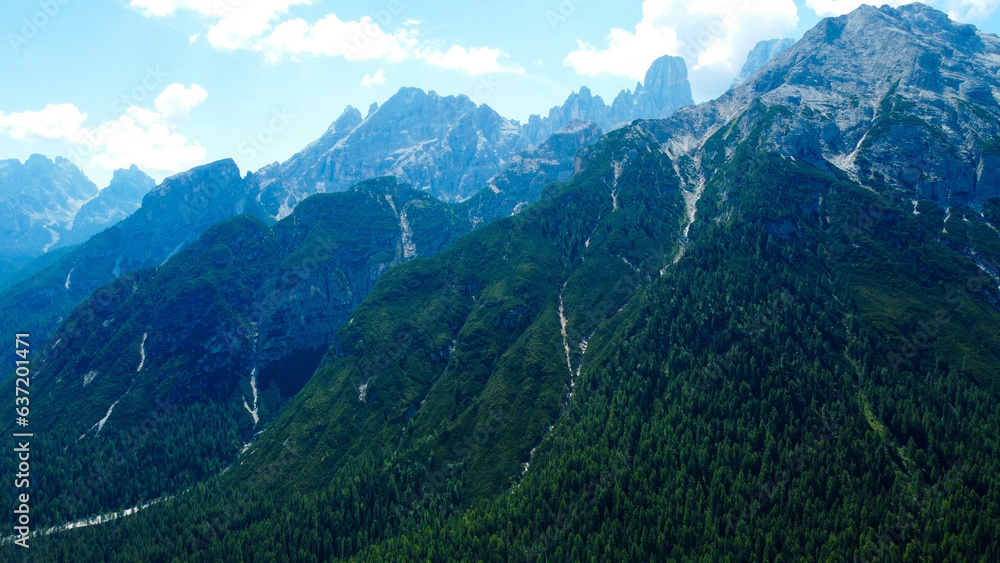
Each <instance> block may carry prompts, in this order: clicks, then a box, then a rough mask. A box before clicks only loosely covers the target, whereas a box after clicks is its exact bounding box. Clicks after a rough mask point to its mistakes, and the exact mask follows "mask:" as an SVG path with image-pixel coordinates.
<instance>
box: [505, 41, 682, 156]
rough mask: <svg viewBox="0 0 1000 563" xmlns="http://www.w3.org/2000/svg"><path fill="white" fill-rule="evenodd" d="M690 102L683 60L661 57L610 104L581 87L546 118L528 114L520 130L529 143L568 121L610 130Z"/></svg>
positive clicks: (663, 114) (537, 141) (662, 115)
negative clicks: (629, 88) (642, 77)
mask: <svg viewBox="0 0 1000 563" xmlns="http://www.w3.org/2000/svg"><path fill="white" fill-rule="evenodd" d="M692 104H694V100H693V99H692V98H691V84H690V83H689V82H688V79H687V66H686V65H685V63H684V59H683V58H681V57H672V56H663V57H660V58H659V59H657V60H656V61H654V62H653V64H652V65H650V67H649V70H648V71H646V77H645V79H644V80H643V82H641V83H638V84H636V85H635V91H632V90H622V91H621V93H619V94H618V96H617V97H615V100H614V102H612V104H611V105H610V106H609V105H607V104H606V103H605V102H604V100H603V99H602V98H601V97H600V96H594V95H593V94H592V93H591V91H590V89H589V88H587V87H585V86H584V87H582V88H580V91H579V92H574V93H573V94H570V96H569V98H567V99H566V102H565V103H564V104H563V105H562V106H559V107H555V108H552V109H551V110H550V111H549V115H548V116H547V117H541V116H538V115H532V116H531V117H530V118H529V119H528V123H527V124H525V125H524V127H523V130H524V135H525V136H526V137H527V138H528V139H529V140H530V141H531V142H532V144H535V145H539V144H541V143H543V142H545V140H546V139H548V138H549V137H550V136H551V135H553V134H554V133H555V132H556V131H558V130H559V129H561V128H562V127H563V126H565V125H566V124H567V123H569V122H570V121H574V120H579V121H592V122H594V123H596V124H597V126H598V127H600V128H601V129H603V130H604V131H610V130H612V129H615V128H617V127H620V126H622V125H625V124H628V123H631V122H632V121H635V120H636V119H662V118H665V117H668V116H669V115H671V114H672V113H673V112H675V111H677V110H678V109H680V108H682V107H685V106H689V105H692Z"/></svg>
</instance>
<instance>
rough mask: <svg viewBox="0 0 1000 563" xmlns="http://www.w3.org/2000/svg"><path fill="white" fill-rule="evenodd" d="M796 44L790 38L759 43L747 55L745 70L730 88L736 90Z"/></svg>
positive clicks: (742, 70)
mask: <svg viewBox="0 0 1000 563" xmlns="http://www.w3.org/2000/svg"><path fill="white" fill-rule="evenodd" d="M794 44H795V40H794V39H788V38H785V39H768V40H767V41H761V42H759V43H757V44H756V45H755V46H754V48H753V49H751V50H750V53H748V54H747V60H746V62H745V63H743V68H742V69H741V70H740V73H739V75H738V76H737V77H736V79H735V80H733V85H732V86H730V88H735V87H737V86H739V85H740V84H743V83H744V82H746V81H747V80H748V79H749V78H750V77H751V76H753V75H754V74H755V73H756V72H757V71H758V70H760V69H762V68H764V65H766V64H767V63H769V62H770V61H771V59H773V58H774V57H777V56H778V54H779V53H781V52H782V51H784V50H785V49H787V48H789V47H791V46H792V45H794Z"/></svg>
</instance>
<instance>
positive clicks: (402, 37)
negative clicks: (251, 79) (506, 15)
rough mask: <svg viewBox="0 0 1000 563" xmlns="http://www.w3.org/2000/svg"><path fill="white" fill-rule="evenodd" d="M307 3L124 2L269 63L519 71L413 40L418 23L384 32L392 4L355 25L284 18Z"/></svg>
mask: <svg viewBox="0 0 1000 563" xmlns="http://www.w3.org/2000/svg"><path fill="white" fill-rule="evenodd" d="M310 4H312V0H131V3H130V5H131V6H132V7H133V8H136V9H139V10H140V11H141V12H142V13H143V14H144V15H146V16H148V17H167V16H171V15H173V14H175V13H177V12H178V11H180V10H188V11H191V12H195V13H197V14H199V15H201V16H203V17H205V18H206V19H208V20H209V21H210V22H211V23H210V24H209V26H208V29H207V31H205V32H204V34H203V36H204V37H205V38H206V40H207V41H208V43H209V44H210V45H212V47H214V48H216V49H219V50H229V51H232V50H237V49H240V50H251V51H257V52H260V53H262V54H263V56H264V57H265V59H266V60H268V61H270V62H279V61H282V60H287V59H294V58H296V57H297V56H300V55H311V56H318V57H343V58H344V59H345V60H348V61H372V60H383V61H386V62H390V63H393V62H400V61H403V60H407V59H414V60H422V61H425V62H426V63H427V64H430V65H432V66H435V67H438V68H443V69H449V70H455V71H460V72H466V73H468V74H471V75H473V76H477V75H480V74H487V73H500V72H524V70H523V69H522V68H520V67H518V66H514V65H508V64H505V63H504V62H502V60H503V59H505V58H506V57H507V54H506V53H505V52H504V51H502V50H500V49H495V48H491V47H466V46H462V45H451V46H448V47H447V48H445V49H443V50H442V49H441V48H439V47H438V46H437V44H436V43H431V42H427V41H424V40H422V39H421V38H420V37H419V25H420V21H418V20H415V19H407V20H405V21H403V22H401V23H400V24H399V27H398V29H395V30H394V31H387V30H386V27H387V26H388V25H391V24H392V22H393V21H394V20H395V19H396V14H398V12H399V10H398V9H397V10H393V9H392V6H394V4H392V3H391V4H390V8H389V9H388V10H381V11H379V13H378V14H377V17H373V16H365V17H362V18H361V19H358V20H341V19H340V18H339V17H337V15H336V14H333V13H330V14H327V15H326V16H324V17H323V18H321V19H319V20H317V21H315V22H312V23H310V22H308V21H306V20H304V19H302V18H291V17H290V16H289V11H290V9H291V8H292V7H294V6H296V5H310ZM396 7H397V8H398V5H397V6H396ZM200 37H202V34H201V32H198V33H195V34H193V35H191V40H192V42H193V41H197V40H198V39H199V38H200Z"/></svg>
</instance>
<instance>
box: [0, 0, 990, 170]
mask: <svg viewBox="0 0 1000 563" xmlns="http://www.w3.org/2000/svg"><path fill="white" fill-rule="evenodd" d="M896 3H901V2H896ZM930 3H931V4H932V5H934V6H935V7H937V8H939V9H942V10H945V11H948V12H949V13H950V14H951V15H952V17H954V18H956V19H960V20H961V21H966V22H970V23H975V24H976V25H977V26H979V27H980V29H983V30H986V31H990V32H993V33H997V32H998V31H1000V16H998V14H997V12H998V8H1000V0H933V1H932V2H930ZM859 4H860V3H859V2H857V1H854V0H763V1H761V0H632V1H621V0H619V1H602V0H531V1H529V0H509V1H508V2H505V3H503V4H500V3H494V2H489V3H487V2H475V1H468V0H467V1H464V2H458V1H454V0H438V1H435V2H431V1H429V0H379V1H378V2H354V1H347V0H342V1H339V2H338V1H332V0H88V1H87V2H84V1H83V0H34V1H16V2H8V3H7V4H6V5H5V7H4V10H3V12H2V14H0V75H2V76H3V77H4V78H3V80H4V87H3V88H0V158H18V159H20V160H24V159H25V158H27V157H28V156H29V155H30V154H32V153H36V152H37V153H42V154H45V155H47V156H49V157H55V156H65V157H67V158H70V159H71V160H73V161H74V162H75V163H76V164H77V165H78V166H80V167H81V168H82V169H83V170H84V171H85V172H86V173H87V174H88V176H90V177H91V178H92V179H93V180H94V181H95V182H96V183H97V184H98V185H99V186H104V185H106V183H107V181H108V180H109V178H110V176H111V173H112V171H113V170H114V169H115V168H119V167H127V166H128V165H130V164H132V163H135V164H137V165H138V166H139V167H140V168H142V169H143V170H145V171H146V172H147V173H149V174H151V175H152V176H153V177H154V178H155V179H156V180H158V181H159V180H162V179H163V178H164V177H165V176H167V175H169V174H172V173H175V172H178V171H182V170H186V169H188V168H190V167H191V166H195V165H198V164H202V163H205V162H210V161H213V160H218V159H221V158H226V157H232V158H234V159H235V160H236V162H237V163H238V164H239V165H240V168H241V169H242V170H244V171H247V170H250V171H253V170H256V169H258V168H260V167H261V166H264V165H266V164H268V163H270V162H274V161H281V160H284V159H286V158H288V157H289V156H291V155H292V154H293V153H295V152H296V151H298V150H300V149H301V148H302V147H304V146H305V145H306V144H308V143H309V142H310V141H312V140H314V139H315V138H317V137H318V136H319V135H320V134H322V132H323V131H324V130H325V129H326V128H327V127H328V126H329V124H330V123H331V122H332V121H333V120H334V119H336V118H337V116H338V115H340V113H341V112H342V111H343V110H344V108H345V107H346V106H347V105H353V106H354V107H357V108H358V109H360V110H361V111H362V113H366V112H367V109H368V107H369V105H370V104H371V103H372V102H379V103H381V102H383V101H385V100H386V99H387V98H389V97H390V96H391V95H392V94H393V93H395V92H396V91H397V90H398V89H399V88H400V87H402V86H416V87H420V88H424V89H426V90H435V91H437V92H438V93H440V94H466V95H468V96H469V97H471V98H472V99H473V100H475V101H476V102H477V103H486V104H489V105H490V106H491V107H493V108H494V109H496V110H497V111H498V112H499V113H501V114H502V115H504V116H506V117H509V118H512V119H517V120H520V121H522V122H523V121H524V120H526V119H527V117H528V116H529V115H530V114H532V113H544V112H546V111H548V109H549V108H550V107H552V106H554V105H557V104H561V103H562V102H563V100H565V98H566V96H567V95H569V93H570V92H571V91H573V90H575V89H577V88H579V87H580V86H581V85H587V86H589V87H590V88H591V89H592V90H593V91H594V92H595V93H597V94H600V95H602V96H603V97H605V99H606V100H608V101H610V99H611V98H613V97H614V95H615V94H616V93H617V92H618V91H619V90H621V89H622V88H632V87H634V85H635V83H636V81H637V80H638V79H641V76H642V74H643V72H644V70H645V68H646V67H647V66H648V64H649V63H650V62H651V61H652V60H653V59H655V58H656V57H658V56H660V55H663V54H673V55H680V56H683V57H685V59H686V60H687V62H688V67H689V69H690V76H691V81H692V85H693V88H694V94H695V99H696V100H697V101H705V100H708V99H711V98H714V97H715V96H717V95H719V94H721V93H722V92H723V91H725V89H726V86H727V85H728V84H729V83H730V82H731V81H732V78H733V76H735V74H736V73H737V72H738V71H739V67H740V65H741V64H742V63H743V60H744V59H745V57H746V53H747V51H748V50H749V48H750V47H752V46H753V44H754V43H756V42H757V41H759V40H762V39H770V38H773V37H792V38H796V39H797V38H799V37H800V36H801V35H802V33H803V32H804V31H805V30H806V29H808V28H810V27H812V26H813V25H815V24H816V22H818V21H819V20H820V19H821V17H824V16H828V15H838V14H841V13H846V12H848V11H850V10H852V9H854V8H856V7H857V6H858V5H859Z"/></svg>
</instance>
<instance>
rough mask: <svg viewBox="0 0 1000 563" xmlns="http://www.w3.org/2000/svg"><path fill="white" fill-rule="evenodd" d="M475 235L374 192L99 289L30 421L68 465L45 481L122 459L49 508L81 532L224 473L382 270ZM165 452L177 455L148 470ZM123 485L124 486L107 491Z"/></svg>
mask: <svg viewBox="0 0 1000 563" xmlns="http://www.w3.org/2000/svg"><path fill="white" fill-rule="evenodd" d="M469 228H470V226H469V223H468V221H466V220H463V219H462V218H461V217H460V216H459V215H458V214H457V213H456V212H455V211H454V210H453V209H452V206H450V205H449V204H446V203H442V202H440V201H438V200H436V199H434V198H433V197H431V196H430V195H428V194H426V193H423V192H421V191H418V190H414V189H412V188H411V187H409V186H406V185H400V184H397V182H396V180H395V178H383V179H378V180H373V181H370V182H367V183H364V184H360V185H358V186H356V187H354V188H352V189H351V190H348V191H347V192H341V193H335V194H318V195H315V196H312V197H310V198H307V199H306V200H305V201H303V202H302V203H301V204H300V205H299V206H297V207H296V210H295V212H294V213H293V214H292V215H290V216H289V217H286V218H285V219H284V220H282V221H280V222H279V223H278V224H276V225H275V226H273V227H271V228H269V227H267V226H266V225H265V224H264V223H262V222H260V221H259V220H257V219H254V218H252V217H249V216H246V215H241V216H239V217H236V218H234V219H230V220H228V221H224V222H222V223H220V224H217V225H215V226H213V227H212V228H210V229H209V230H207V231H206V232H205V233H203V234H202V235H201V236H200V237H199V238H198V240H197V241H195V242H194V243H193V244H191V245H189V246H187V247H186V248H185V249H184V250H182V251H180V252H179V253H177V254H176V255H175V256H173V257H172V258H170V259H168V260H167V261H166V262H165V263H164V264H162V265H161V266H160V267H158V268H146V269H142V270H139V271H136V272H133V273H131V274H123V275H122V276H121V277H120V278H118V279H117V280H115V281H113V282H111V283H110V284H108V285H106V286H104V287H103V288H102V289H101V290H99V291H98V292H97V293H95V295H94V296H93V297H91V298H90V299H88V300H87V301H85V302H84V303H83V304H81V305H80V307H78V308H77V309H76V310H75V311H74V312H73V313H72V314H71V315H70V316H69V317H68V318H67V320H66V322H64V323H63V324H62V325H61V327H60V329H59V330H58V331H57V332H56V333H55V334H54V335H53V337H52V339H51V342H52V344H51V345H49V346H46V347H45V349H44V351H43V352H41V354H40V355H39V356H38V357H37V358H36V360H35V362H34V364H33V369H34V370H35V373H38V374H45V375H44V377H43V378H42V379H44V381H42V380H41V379H40V380H39V383H38V384H37V385H36V386H35V387H33V391H35V396H36V397H37V399H36V401H35V404H37V405H38V408H37V410H36V411H35V413H36V416H38V417H39V418H38V419H37V420H42V419H43V418H44V419H45V420H48V421H50V422H49V423H47V424H46V425H45V429H44V432H45V434H46V436H49V437H51V439H52V441H51V442H46V444H47V445H48V447H52V448H57V447H58V448H61V450H60V451H63V452H64V453H63V455H62V457H61V458H60V461H59V462H55V461H54V462H53V465H52V466H51V467H50V468H48V469H41V470H39V479H40V480H41V481H42V482H48V481H49V480H53V481H57V480H58V476H59V475H60V473H61V472H64V471H68V470H69V469H68V468H69V467H70V466H71V464H74V463H84V464H91V463H95V464H96V463H97V461H98V459H97V458H96V457H95V456H97V455H100V452H106V451H108V449H109V448H110V449H112V450H115V451H124V450H128V453H127V454H126V455H124V456H120V455H119V456H116V457H115V458H114V461H113V462H114V464H115V471H114V472H110V471H103V472H100V473H98V475H99V477H97V478H95V479H99V480H100V485H97V484H93V485H92V486H93V487H94V488H95V489H100V490H99V491H95V493H94V494H93V495H88V496H87V497H86V498H81V497H77V498H75V499H71V500H70V499H64V500H65V501H66V502H62V503H59V499H58V498H57V497H47V498H46V500H45V501H44V502H45V503H48V506H55V505H56V504H57V503H58V504H59V505H60V506H62V509H61V512H60V514H62V516H63V517H70V518H79V517H83V516H88V515H90V514H92V513H96V512H101V511H107V510H113V509H117V508H124V507H127V506H130V505H131V504H130V503H136V502H138V501H140V500H142V499H148V498H155V497H157V496H160V495H164V494H168V493H175V492H177V490H178V488H179V487H181V486H184V485H189V484H191V483H193V482H197V481H199V480H203V479H206V478H208V477H210V476H212V475H213V474H214V473H217V472H218V471H220V470H221V469H222V468H223V467H224V466H225V465H227V464H229V463H231V462H232V460H233V459H234V458H235V457H236V456H237V454H239V453H240V450H241V448H244V444H245V443H247V442H249V441H251V440H252V439H253V435H254V432H255V431H257V430H260V429H261V428H263V427H264V425H265V424H266V423H267V422H270V420H271V419H272V418H273V413H274V412H275V411H276V410H277V409H278V407H280V405H281V404H282V402H283V401H287V399H288V398H289V397H291V396H294V395H295V393H296V392H297V391H298V390H299V389H300V388H301V387H302V386H303V385H304V384H305V382H306V381H307V380H308V379H309V376H310V375H312V373H313V371H314V370H315V369H316V367H317V365H318V363H319V361H320V358H321V357H322V356H323V354H324V353H325V352H326V350H327V348H328V347H329V343H330V342H331V340H332V339H333V337H334V335H335V333H336V332H337V330H339V329H340V328H341V327H342V326H343V325H344V324H345V323H347V322H348V319H349V318H350V315H351V314H352V313H353V312H354V310H355V308H356V307H357V306H358V305H359V304H360V303H361V302H362V301H363V300H364V298H365V296H366V295H367V294H368V293H369V292H370V291H371V290H372V288H373V287H374V286H375V284H376V282H377V281H378V279H379V278H380V277H381V276H382V275H383V274H384V273H385V272H386V271H388V270H389V269H390V268H392V267H393V266H395V265H397V264H400V263H403V262H406V261H409V260H413V259H415V258H419V257H424V256H432V255H434V254H437V253H438V252H440V251H441V250H442V249H443V248H445V247H447V246H448V245H450V243H451V242H453V240H454V239H456V238H457V237H458V236H459V235H461V234H464V233H466V232H468V231H469ZM151 416H152V417H155V422H156V424H155V425H154V426H152V427H150V428H147V427H146V426H145V422H144V420H145V419H147V418H148V417H151ZM192 424H193V425H194V426H193V427H192ZM139 427H142V432H143V440H142V444H141V445H139V446H136V445H135V444H134V443H130V442H129V440H130V439H133V436H134V431H135V430H136V429H137V428H139ZM162 449H166V450H167V451H173V452H176V453H177V454H179V455H167V456H163V457H161V459H160V461H159V462H157V463H149V462H150V461H151V460H152V457H153V456H156V457H160V456H159V454H157V453H156V452H157V451H160V450H162ZM67 464H70V465H67ZM118 471H124V472H127V473H128V474H129V475H132V480H131V481H130V483H129V484H128V485H124V484H119V485H118V486H115V487H111V484H112V483H113V482H114V481H115V479H116V477H115V476H114V475H115V474H116V473H117V472H118ZM105 487H107V488H105ZM52 490H60V488H59V487H56V486H55V485H54V488H53V489H52ZM40 502H41V501H40ZM46 517H48V518H55V517H56V515H55V513H52V512H48V513H46ZM46 517H43V518H46Z"/></svg>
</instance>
